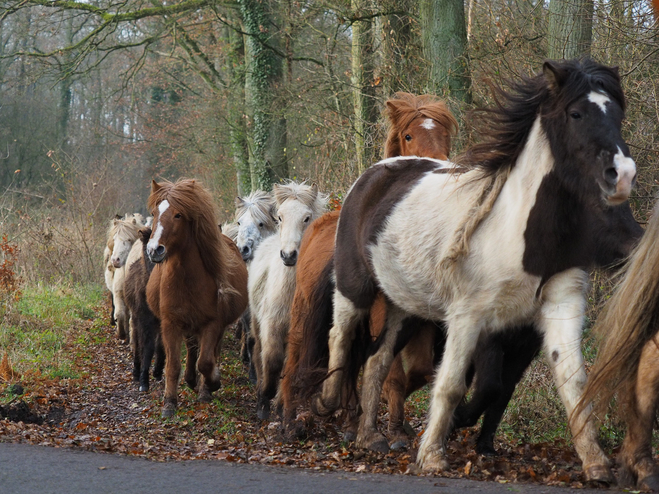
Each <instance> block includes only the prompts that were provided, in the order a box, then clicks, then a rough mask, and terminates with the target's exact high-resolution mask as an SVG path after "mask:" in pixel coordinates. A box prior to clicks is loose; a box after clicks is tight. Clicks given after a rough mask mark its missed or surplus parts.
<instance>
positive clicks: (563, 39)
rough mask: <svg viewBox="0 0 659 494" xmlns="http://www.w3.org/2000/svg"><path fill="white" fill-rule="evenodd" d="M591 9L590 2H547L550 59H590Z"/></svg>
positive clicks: (576, 0)
mask: <svg viewBox="0 0 659 494" xmlns="http://www.w3.org/2000/svg"><path fill="white" fill-rule="evenodd" d="M593 8H594V7H593V0H551V1H550V2H549V31H548V33H547V37H548V42H549V48H548V52H547V56H548V57H549V58H552V59H563V58H565V59H570V58H577V57H580V56H584V55H590V47H591V44H592V40H593Z"/></svg>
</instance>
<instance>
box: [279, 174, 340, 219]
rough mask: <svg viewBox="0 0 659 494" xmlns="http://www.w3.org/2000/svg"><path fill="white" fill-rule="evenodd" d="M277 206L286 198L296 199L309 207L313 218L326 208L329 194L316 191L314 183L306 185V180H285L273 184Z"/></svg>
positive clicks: (316, 187)
mask: <svg viewBox="0 0 659 494" xmlns="http://www.w3.org/2000/svg"><path fill="white" fill-rule="evenodd" d="M272 192H273V194H274V196H275V202H276V203H277V206H281V205H282V204H283V203H284V202H285V201H286V200H287V199H296V200H298V201H300V202H301V203H303V204H304V205H305V206H307V207H309V208H310V209H311V211H312V215H313V217H314V218H317V217H319V216H321V215H322V214H323V213H324V212H325V210H326V209H327V203H328V202H329V195H328V194H325V193H323V192H318V186H317V185H316V184H313V185H307V184H306V182H302V183H297V182H293V181H290V182H287V183H285V184H275V186H274V188H273V190H272Z"/></svg>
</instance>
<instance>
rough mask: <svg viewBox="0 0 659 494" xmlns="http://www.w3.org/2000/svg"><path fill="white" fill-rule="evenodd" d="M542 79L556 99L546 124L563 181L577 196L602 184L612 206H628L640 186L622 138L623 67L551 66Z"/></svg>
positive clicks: (551, 98)
mask: <svg viewBox="0 0 659 494" xmlns="http://www.w3.org/2000/svg"><path fill="white" fill-rule="evenodd" d="M542 76H543V78H544V80H545V83H546V87H547V91H548V92H549V95H550V96H549V99H548V101H547V104H545V105H543V108H542V110H541V114H542V124H543V127H544V129H545V132H546V133H547V136H548V138H549V142H550V143H552V153H553V154H554V158H555V160H556V163H557V165H556V166H555V170H556V174H557V175H558V176H559V179H560V180H561V181H562V182H563V184H564V185H565V186H566V188H568V190H570V189H571V190H572V191H574V192H576V191H578V190H583V191H588V190H592V189H591V188H590V187H589V183H591V184H592V183H596V184H597V186H599V189H600V193H601V195H602V198H603V199H604V201H605V202H606V203H607V204H608V205H617V204H621V203H623V202H624V201H626V200H627V199H628V197H629V194H630V192H631V190H632V187H633V185H634V183H635V181H636V164H635V163H634V160H633V159H632V158H631V155H630V152H629V148H628V147H627V144H626V143H625V141H624V140H623V138H622V135H621V127H622V121H623V119H624V117H625V97H624V94H623V92H622V87H621V85H620V76H619V75H618V69H617V67H613V68H612V67H605V66H604V65H600V64H598V63H596V62H594V61H592V60H583V61H568V62H552V61H547V62H545V63H544V65H543V74H542ZM559 143H560V144H559ZM584 166H586V167H587V168H588V169H587V170H584V169H583V168H582V167H584ZM580 168H582V169H580ZM593 179H594V180H593Z"/></svg>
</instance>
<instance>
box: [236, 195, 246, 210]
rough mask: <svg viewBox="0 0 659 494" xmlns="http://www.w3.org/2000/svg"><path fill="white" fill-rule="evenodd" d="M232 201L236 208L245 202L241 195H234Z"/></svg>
mask: <svg viewBox="0 0 659 494" xmlns="http://www.w3.org/2000/svg"><path fill="white" fill-rule="evenodd" d="M234 203H235V204H236V208H240V207H242V206H243V204H245V200H244V199H243V198H242V197H238V196H236V199H235V200H234Z"/></svg>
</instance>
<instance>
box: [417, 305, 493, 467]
mask: <svg viewBox="0 0 659 494" xmlns="http://www.w3.org/2000/svg"><path fill="white" fill-rule="evenodd" d="M466 313H467V314H469V313H470V312H469V310H468V309H467V310H466ZM480 331H481V328H480V327H479V325H478V324H477V321H476V320H474V319H473V318H472V317H469V316H467V315H465V316H462V317H459V318H456V319H454V320H452V321H448V335H447V339H446V347H445V350H444V357H443V358H442V362H441V364H440V365H439V369H438V372H437V376H436V377H435V384H434V385H433V389H432V400H431V402H430V415H429V418H428V425H427V427H426V431H425V432H424V434H423V437H422V438H421V444H420V446H419V453H418V454H417V460H416V462H417V464H418V465H419V466H420V467H421V468H423V469H424V470H426V471H444V470H448V469H449V463H448V460H447V459H446V437H447V435H448V433H449V431H450V428H451V420H452V418H453V412H454V411H455V409H456V407H457V406H458V403H460V400H462V397H463V396H464V394H465V393H466V392H467V385H466V382H465V377H466V375H467V369H468V367H469V365H470V363H471V359H472V356H473V354H474V350H475V349H476V343H477V341H478V335H479V333H480Z"/></svg>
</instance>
